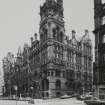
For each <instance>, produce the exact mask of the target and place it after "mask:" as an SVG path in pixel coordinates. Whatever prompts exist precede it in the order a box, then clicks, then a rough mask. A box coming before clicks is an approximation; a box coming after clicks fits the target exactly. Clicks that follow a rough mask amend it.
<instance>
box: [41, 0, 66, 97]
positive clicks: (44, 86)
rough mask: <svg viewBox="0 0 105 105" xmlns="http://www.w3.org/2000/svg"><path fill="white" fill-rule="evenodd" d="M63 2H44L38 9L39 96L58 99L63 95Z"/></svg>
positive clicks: (57, 0)
mask: <svg viewBox="0 0 105 105" xmlns="http://www.w3.org/2000/svg"><path fill="white" fill-rule="evenodd" d="M63 16H64V15H63V0H56V1H55V0H46V1H45V3H44V4H43V6H41V7H40V17H41V21H40V29H39V33H40V44H41V75H42V77H41V87H40V89H41V96H42V97H58V96H61V95H62V94H64V89H65V81H66V79H65V69H64V63H63V59H64V51H63V50H64V46H63V45H64V38H65V28H64V20H63Z"/></svg>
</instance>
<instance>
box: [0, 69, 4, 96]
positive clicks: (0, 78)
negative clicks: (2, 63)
mask: <svg viewBox="0 0 105 105" xmlns="http://www.w3.org/2000/svg"><path fill="white" fill-rule="evenodd" d="M1 70H2V69H1ZM1 70H0V96H3V88H4V78H3V72H2V71H1Z"/></svg>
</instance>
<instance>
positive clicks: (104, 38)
mask: <svg viewBox="0 0 105 105" xmlns="http://www.w3.org/2000/svg"><path fill="white" fill-rule="evenodd" d="M102 43H105V35H103V38H102Z"/></svg>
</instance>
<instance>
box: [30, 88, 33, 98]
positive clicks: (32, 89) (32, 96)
mask: <svg viewBox="0 0 105 105" xmlns="http://www.w3.org/2000/svg"><path fill="white" fill-rule="evenodd" d="M30 89H31V91H32V98H33V89H34V88H33V86H31V87H30Z"/></svg>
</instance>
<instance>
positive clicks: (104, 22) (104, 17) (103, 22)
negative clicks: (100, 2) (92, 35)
mask: <svg viewBox="0 0 105 105" xmlns="http://www.w3.org/2000/svg"><path fill="white" fill-rule="evenodd" d="M104 24H105V16H103V17H102V25H104Z"/></svg>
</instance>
